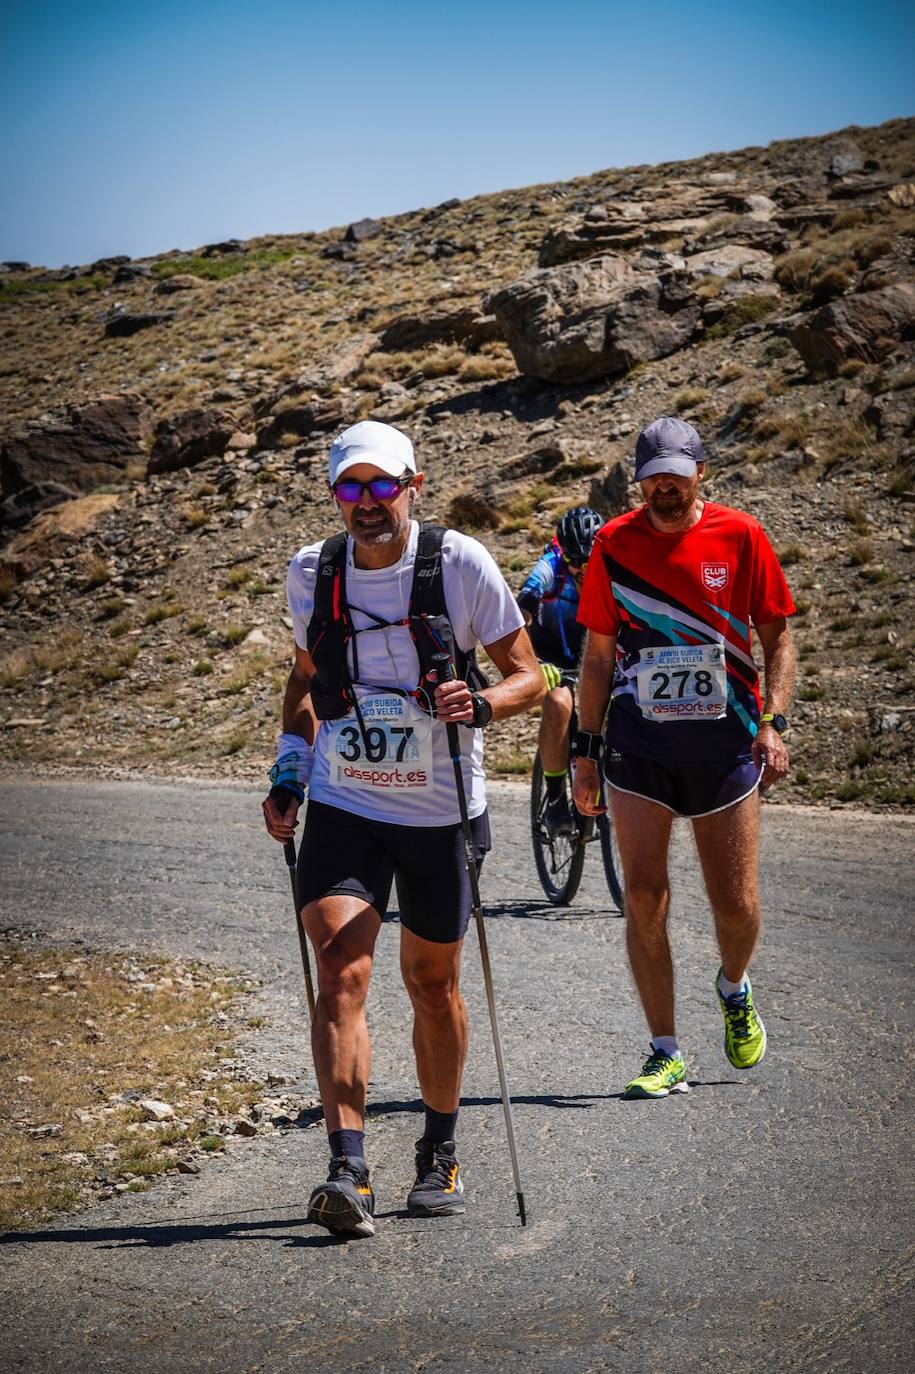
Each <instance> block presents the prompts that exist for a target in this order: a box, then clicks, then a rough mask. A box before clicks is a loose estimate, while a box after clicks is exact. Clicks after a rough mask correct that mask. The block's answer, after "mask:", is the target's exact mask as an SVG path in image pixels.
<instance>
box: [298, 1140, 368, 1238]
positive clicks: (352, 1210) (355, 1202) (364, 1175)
mask: <svg viewBox="0 0 915 1374" xmlns="http://www.w3.org/2000/svg"><path fill="white" fill-rule="evenodd" d="M374 1212H375V1194H374V1193H373V1192H372V1185H371V1183H369V1171H368V1168H367V1167H366V1163H365V1160H364V1159H353V1158H351V1157H350V1156H347V1155H339V1156H338V1157H337V1158H335V1159H332V1160H331V1161H330V1173H329V1174H328V1176H327V1182H326V1183H319V1184H318V1186H317V1188H315V1189H314V1191H313V1192H312V1195H311V1197H310V1198H309V1201H308V1220H309V1221H313V1222H314V1224H315V1225H316V1226H323V1227H325V1228H326V1229H327V1230H328V1231H332V1232H333V1233H334V1235H335V1236H373V1235H374V1234H375V1220H374Z"/></svg>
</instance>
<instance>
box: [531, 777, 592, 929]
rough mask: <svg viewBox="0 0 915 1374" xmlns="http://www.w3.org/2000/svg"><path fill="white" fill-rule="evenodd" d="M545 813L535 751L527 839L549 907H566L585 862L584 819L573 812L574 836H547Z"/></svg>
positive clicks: (575, 889) (544, 790) (542, 787)
mask: <svg viewBox="0 0 915 1374" xmlns="http://www.w3.org/2000/svg"><path fill="white" fill-rule="evenodd" d="M545 811H546V787H545V785H544V781H543V765H542V763H541V762H540V751H539V750H538V751H537V754H536V757H535V758H534V771H533V775H532V777H531V839H532V841H533V845H534V863H535V864H536V866H537V876H538V878H539V879H540V882H541V885H542V887H543V890H544V892H545V893H546V895H547V897H548V898H549V899H550V901H551V902H552V903H553V906H568V905H569V903H570V902H571V900H572V898H573V897H574V896H575V893H576V892H577V891H578V885H579V883H580V882H581V873H582V869H583V868H584V863H585V844H586V837H585V833H584V830H583V819H584V818H583V817H581V816H579V815H578V812H575V816H576V829H575V833H574V834H572V835H553V836H552V837H551V836H550V834H549V832H548V830H547V827H546V822H545V820H544V812H545Z"/></svg>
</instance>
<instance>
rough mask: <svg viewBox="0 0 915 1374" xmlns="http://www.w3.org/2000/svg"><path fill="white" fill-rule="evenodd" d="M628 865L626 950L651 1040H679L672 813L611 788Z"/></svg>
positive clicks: (625, 870) (618, 834)
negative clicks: (670, 916) (670, 921)
mask: <svg viewBox="0 0 915 1374" xmlns="http://www.w3.org/2000/svg"><path fill="white" fill-rule="evenodd" d="M610 799H611V805H612V807H613V826H614V829H615V831H616V840H617V844H618V845H619V851H620V859H621V860H622V865H623V882H624V887H625V906H626V947H627V949H628V951H629V963H630V966H631V968H632V976H633V978H634V979H635V985H636V988H637V989H638V994H639V997H640V998H641V1000H642V1007H643V1008H644V1011H645V1017H646V1020H647V1021H648V1028H649V1030H650V1031H651V1034H652V1037H654V1036H657V1035H674V1034H675V1031H674V973H673V964H672V961H671V957H670V944H669V942H668V939H667V912H668V909H669V907H670V881H669V878H668V874H667V851H668V847H669V845H670V831H671V826H672V824H673V819H674V817H673V813H672V812H670V811H668V810H667V808H666V807H663V806H658V805H657V803H656V802H651V801H647V800H646V799H645V798H644V797H633V796H630V795H629V794H628V793H626V792H617V791H616V790H615V789H614V788H611V789H610Z"/></svg>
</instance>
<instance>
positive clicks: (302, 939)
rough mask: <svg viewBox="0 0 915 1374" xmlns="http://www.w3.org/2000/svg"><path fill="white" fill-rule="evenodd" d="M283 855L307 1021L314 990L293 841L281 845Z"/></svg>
mask: <svg viewBox="0 0 915 1374" xmlns="http://www.w3.org/2000/svg"><path fill="white" fill-rule="evenodd" d="M283 853H284V854H285V856H286V867H287V868H288V869H289V881H290V883H291V884H292V901H293V905H294V906H295V928H296V930H297V931H298V933H299V953H300V954H301V956H302V971H303V973H304V974H305V996H306V997H307V998H308V1019H309V1020H310V1021H314V1019H315V990H314V985H313V984H312V981H311V964H310V963H309V960H308V936H307V935H306V934H305V932H304V930H303V929H302V917H301V915H300V913H299V894H298V888H297V887H296V881H295V867H296V857H295V840H293V839H288V840H287V841H286V843H285V844H284V845H283Z"/></svg>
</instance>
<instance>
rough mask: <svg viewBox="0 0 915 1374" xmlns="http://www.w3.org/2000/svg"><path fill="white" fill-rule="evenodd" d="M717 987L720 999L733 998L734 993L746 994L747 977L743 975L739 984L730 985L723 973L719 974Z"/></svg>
mask: <svg viewBox="0 0 915 1374" xmlns="http://www.w3.org/2000/svg"><path fill="white" fill-rule="evenodd" d="M718 987H719V988H720V989H721V995H722V997H733V996H734V993H735V992H746V988H747V975H746V974H744V975H743V977H742V978H741V980H740V982H739V983H732V982H730V981H729V980H728V979H727V978H725V976H724V974H723V973H719V975H718Z"/></svg>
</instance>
